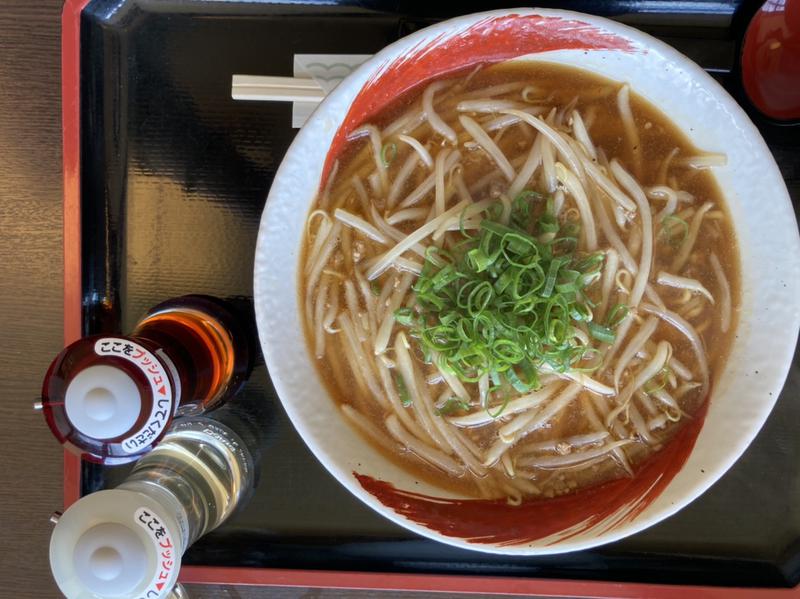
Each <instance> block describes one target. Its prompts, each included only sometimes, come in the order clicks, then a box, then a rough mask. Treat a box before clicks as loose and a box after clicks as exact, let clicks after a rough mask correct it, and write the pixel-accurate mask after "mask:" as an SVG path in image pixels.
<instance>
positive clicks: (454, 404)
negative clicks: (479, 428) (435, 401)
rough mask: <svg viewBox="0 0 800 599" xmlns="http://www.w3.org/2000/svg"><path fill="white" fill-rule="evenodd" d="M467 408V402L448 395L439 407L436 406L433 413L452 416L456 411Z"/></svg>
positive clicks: (464, 410)
mask: <svg viewBox="0 0 800 599" xmlns="http://www.w3.org/2000/svg"><path fill="white" fill-rule="evenodd" d="M467 410H469V403H467V402H466V401H464V400H463V399H459V398H458V397H450V398H449V399H447V400H446V401H445V402H444V403H443V404H442V405H441V407H438V408H436V411H435V414H436V415H437V416H452V415H453V414H455V413H457V412H466V411H467Z"/></svg>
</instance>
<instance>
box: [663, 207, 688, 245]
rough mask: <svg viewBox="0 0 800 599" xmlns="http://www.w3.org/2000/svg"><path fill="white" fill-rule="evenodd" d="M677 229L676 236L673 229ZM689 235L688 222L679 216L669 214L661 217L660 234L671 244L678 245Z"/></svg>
mask: <svg viewBox="0 0 800 599" xmlns="http://www.w3.org/2000/svg"><path fill="white" fill-rule="evenodd" d="M676 230H677V231H678V237H676V236H675V231H676ZM688 235H689V223H687V222H686V221H685V220H683V219H682V218H681V217H679V216H675V215H674V214H670V215H667V216H665V217H664V218H662V219H661V236H663V237H664V238H665V239H666V241H667V242H668V243H669V244H670V245H673V246H678V245H680V244H682V243H683V241H684V239H686V237H687V236H688Z"/></svg>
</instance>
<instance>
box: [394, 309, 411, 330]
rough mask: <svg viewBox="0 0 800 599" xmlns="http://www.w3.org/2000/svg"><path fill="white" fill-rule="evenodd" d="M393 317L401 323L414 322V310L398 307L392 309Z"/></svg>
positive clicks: (407, 324) (406, 324)
mask: <svg viewBox="0 0 800 599" xmlns="http://www.w3.org/2000/svg"><path fill="white" fill-rule="evenodd" d="M394 319H395V320H396V321H397V322H399V323H400V324H402V325H405V326H411V325H413V324H414V320H415V319H414V311H413V310H412V309H411V308H398V309H397V310H395V311H394Z"/></svg>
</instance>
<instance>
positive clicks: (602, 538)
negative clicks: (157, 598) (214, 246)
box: [254, 8, 800, 555]
mask: <svg viewBox="0 0 800 599" xmlns="http://www.w3.org/2000/svg"><path fill="white" fill-rule="evenodd" d="M510 15H540V16H543V17H557V18H561V19H568V20H577V21H580V22H583V23H586V24H588V25H592V26H596V27H599V28H600V29H602V30H605V31H607V32H609V33H611V34H613V35H616V36H620V37H622V38H624V39H625V40H628V41H631V42H633V43H634V44H635V45H637V46H641V47H644V48H646V49H652V50H654V51H657V52H658V53H659V54H660V55H662V56H664V57H665V58H666V59H667V60H669V61H670V62H672V63H675V64H676V65H677V66H679V67H680V68H681V69H683V70H684V71H685V72H687V73H688V75H689V77H690V78H691V79H692V80H694V81H697V82H699V83H700V84H702V87H703V88H705V89H706V90H710V92H711V93H712V94H713V96H714V98H715V100H716V101H717V102H719V103H720V104H721V105H723V106H724V108H725V109H726V110H728V111H729V112H730V113H731V114H732V115H733V116H734V118H735V120H736V121H737V125H738V126H739V127H740V128H741V131H742V132H743V133H744V134H745V135H746V136H747V137H748V138H749V140H750V141H751V142H752V143H753V144H754V145H755V147H756V149H758V150H759V151H761V152H762V153H763V154H764V156H765V158H766V162H767V163H768V168H770V169H771V170H772V171H773V173H771V174H777V176H778V178H779V179H780V181H783V178H782V177H781V176H780V172H779V171H778V167H777V165H776V164H775V161H774V159H773V157H772V155H771V153H770V151H769V149H768V148H767V146H766V143H765V142H764V140H763V139H762V137H761V135H760V133H759V132H758V130H757V129H756V127H755V125H754V124H753V123H752V122H751V121H750V119H749V118H748V117H747V115H746V113H745V112H744V110H743V109H742V108H741V107H740V106H739V104H738V103H737V102H736V101H735V100H734V99H733V98H732V97H731V96H730V95H729V94H728V93H727V91H725V90H724V88H723V87H722V86H721V85H720V84H719V83H718V82H717V81H715V80H714V79H713V78H712V77H711V76H710V75H709V74H708V73H706V72H705V71H704V70H703V69H702V68H700V67H699V66H698V65H697V64H695V63H694V62H693V61H691V60H690V59H689V58H687V57H686V56H684V55H683V54H681V53H680V52H678V51H677V50H675V49H674V48H673V47H671V46H669V45H667V44H666V43H664V42H662V41H660V40H658V39H656V38H654V37H652V36H650V35H649V34H647V33H644V32H642V31H640V30H638V29H635V28H632V27H629V26H627V25H624V24H621V23H618V22H615V21H611V20H609V19H606V18H604V17H599V16H594V15H588V14H584V13H578V12H574V11H567V10H560V9H538V8H528V9H525V8H519V9H498V10H492V11H486V12H480V13H471V14H467V15H462V16H458V17H455V18H452V19H448V20H445V21H442V22H440V23H437V24H434V25H431V26H429V27H426V28H424V29H421V30H419V31H416V32H414V33H413V34H411V35H409V36H407V37H405V38H401V39H400V40H397V41H395V42H393V43H392V44H390V45H388V46H386V47H385V48H384V49H382V50H381V51H380V52H378V53H377V54H375V55H374V56H373V57H371V58H370V59H368V60H367V61H366V62H365V63H363V64H362V65H361V66H360V67H358V68H357V69H356V70H355V71H354V72H353V74H351V75H350V76H349V77H348V78H347V79H351V80H359V79H364V80H365V81H366V80H367V79H366V76H367V75H374V74H376V73H378V72H380V70H381V69H382V67H384V66H385V65H386V64H387V63H388V62H389V61H391V60H393V59H396V58H398V57H400V56H403V54H405V53H407V52H408V51H409V50H410V49H412V48H414V47H415V46H416V45H417V44H419V43H421V42H425V41H429V40H431V39H433V38H434V37H435V36H437V35H452V34H453V33H454V32H458V31H461V30H463V29H464V28H466V27H469V26H470V25H472V24H475V23H477V22H479V21H481V20H482V19H489V18H494V17H501V16H510ZM545 59H546V58H545ZM346 81H347V80H345V82H343V84H340V85H339V86H338V87H337V88H336V89H335V90H334V91H333V92H331V94H329V96H328V97H326V98H325V99H324V100H323V102H322V103H321V104H320V106H319V107H318V108H317V110H316V111H315V112H314V114H313V115H312V116H311V117H310V119H309V121H308V123H307V125H306V126H304V127H303V128H302V129H301V130H300V132H299V133H298V135H297V137H296V138H295V140H294V142H293V143H292V145H291V147H290V148H289V150H288V151H287V153H286V155H285V157H284V159H283V161H282V162H281V165H280V167H279V169H278V171H277V173H276V175H275V181H278V180H280V179H281V178H282V175H284V174H285V172H286V171H287V170H288V169H289V168H290V167H289V165H290V163H291V161H292V159H293V157H294V156H295V154H296V153H297V148H298V147H300V146H303V145H306V144H308V143H309V138H310V137H311V135H312V134H311V127H309V126H308V125H311V124H316V125H319V124H320V122H321V121H322V120H323V119H325V118H330V117H331V115H329V114H327V112H328V108H329V107H330V106H333V105H335V103H336V102H339V101H341V99H342V98H343V97H345V96H347V95H348V94H351V93H352V92H350V91H348V86H347V85H346V84H345V83H346ZM361 88H362V86H361V85H359V90H360V89H361ZM345 117H346V108H345V110H344V111H342V112H341V113H339V112H336V113H334V115H333V120H334V121H335V128H336V129H338V127H339V126H341V125H342V123H343V121H344V119H345ZM328 152H329V148H328V146H327V144H326V146H325V148H324V152H323V151H319V152H318V154H320V157H321V158H323V159H325V158H326V157H327V155H328ZM274 190H275V187H274V184H273V187H272V189H271V190H270V193H269V196H268V199H267V203H266V206H265V208H264V212H263V214H262V220H261V227H260V229H259V234H258V242H257V250H256V260H255V266H254V300H255V310H256V317H257V322H258V323H259V326H258V330H259V338H260V341H261V346H262V350H263V353H264V358H265V361H266V363H267V365H268V367H269V369H270V372H271V373H272V382H273V385H274V386H275V390H276V392H277V394H278V396H279V398H280V399H281V403H282V404H283V406H284V409H285V410H286V412H287V414H288V415H289V418H290V420H291V421H292V424H293V426H294V427H295V428H296V429H297V431H298V433H299V434H300V436H301V438H302V439H303V441H304V443H305V444H306V445H307V446H308V447H309V449H310V450H311V451H312V453H313V454H314V455H315V457H316V458H317V459H318V460H319V461H320V462H321V463H322V464H323V466H324V467H325V468H326V469H327V470H328V471H329V472H330V473H331V474H332V475H333V476H334V478H336V479H337V481H339V483H341V484H342V485H343V486H344V487H345V488H347V489H348V490H349V491H350V492H351V493H352V494H353V495H354V496H355V497H357V498H358V499H359V500H360V501H362V502H363V503H365V504H367V505H368V506H370V507H371V508H372V509H374V510H376V511H377V512H378V513H379V514H381V515H383V516H384V517H387V518H388V519H390V520H391V521H393V522H395V523H397V524H399V525H401V526H402V527H404V528H406V529H409V530H411V531H413V532H415V533H417V534H421V535H423V536H425V537H427V538H432V539H435V540H438V541H440V542H444V543H446V544H449V545H453V546H456V547H460V548H464V549H470V550H476V551H481V552H486V553H498V554H512V555H547V554H555V553H563V552H567V551H576V550H581V549H587V548H590V547H596V546H599V545H604V544H607V543H610V542H613V541H616V540H619V539H621V538H624V537H627V536H629V535H631V534H633V533H635V532H639V531H641V530H643V529H645V528H648V527H649V526H652V525H653V524H655V523H656V522H660V521H662V520H664V519H666V518H668V517H669V516H671V515H673V514H674V513H675V512H677V511H679V510H680V509H682V508H683V507H685V506H686V505H688V504H689V503H691V502H692V501H694V500H695V499H696V498H697V497H698V496H700V495H701V494H703V493H704V492H705V491H706V490H708V488H709V487H711V486H712V485H713V484H714V483H715V482H716V481H717V480H719V478H721V477H722V476H723V475H724V474H725V472H727V471H728V470H729V469H730V467H731V466H732V465H733V464H734V463H735V462H736V461H737V460H738V459H739V458H740V457H741V455H742V454H743V453H744V451H745V450H746V449H747V447H748V446H749V445H750V443H751V442H752V440H753V439H754V438H755V437H756V435H757V434H758V432H759V431H760V430H761V428H762V426H763V424H764V422H765V421H766V419H767V417H768V416H769V414H770V413H771V411H772V409H773V407H774V404H775V402H776V401H777V398H778V395H779V393H780V390H781V388H782V387H783V384H784V382H785V380H786V377H787V375H788V372H789V368H790V366H791V363H792V357H793V355H794V349H795V344H796V339H797V335H798V331H800V311H797V310H795V312H794V314H793V316H794V318H793V320H792V322H791V323H787V326H786V329H785V330H786V331H787V334H786V335H785V336H784V337H783V338H782V340H783V341H784V343H783V344H780V345H779V346H778V347H773V348H772V349H773V352H774V353H773V354H772V355H773V358H774V359H776V360H777V361H778V362H779V363H780V364H781V365H782V366H781V368H780V373H778V374H777V375H776V376H775V377H774V379H773V380H772V381H770V382H768V383H766V384H765V392H766V389H769V390H770V392H771V400H767V401H765V402H764V404H763V405H762V408H761V410H760V412H759V415H758V417H757V418H754V419H753V421H752V423H751V426H750V427H749V429H748V433H749V434H748V435H747V437H746V438H745V439H741V440H740V443H739V444H738V447H737V448H736V450H735V451H729V452H726V453H725V455H726V456H727V459H725V460H723V461H722V462H721V463H720V464H719V465H718V466H717V467H716V468H715V470H714V472H712V473H710V474H711V475H710V476H707V477H706V478H704V479H703V480H701V481H698V482H697V483H696V484H695V485H693V486H692V490H691V492H690V493H686V494H685V495H684V496H682V499H681V501H676V502H674V503H673V504H671V505H668V506H662V507H661V508H660V509H658V510H654V511H653V513H651V514H648V515H647V517H642V518H637V519H636V520H635V522H634V523H631V524H624V525H621V526H618V527H615V528H613V529H612V530H610V531H607V532H603V533H600V534H599V535H598V536H597V537H593V538H592V539H589V540H586V541H577V542H573V541H565V542H564V543H563V544H561V543H559V544H556V545H552V546H545V547H527V546H524V545H520V546H512V547H508V546H499V545H490V544H476V543H473V542H471V541H469V540H467V539H463V538H459V537H449V536H445V535H443V534H440V533H439V532H437V531H435V530H431V529H430V528H427V527H425V526H424V525H422V524H419V523H417V522H415V521H413V520H410V519H408V518H406V517H405V516H402V515H401V514H398V513H397V512H395V511H394V510H393V509H391V508H389V507H387V506H384V505H383V504H382V503H381V502H380V501H378V500H377V499H376V498H375V497H374V496H373V495H371V494H370V493H368V492H367V491H365V490H364V489H363V488H362V487H361V486H360V485H359V484H358V483H357V482H355V479H354V478H353V477H352V476H351V472H349V471H348V470H349V469H348V468H343V467H342V466H341V465H340V464H338V463H337V462H336V461H335V460H334V459H333V457H332V455H333V453H332V452H330V451H328V450H326V449H325V448H323V447H320V446H319V445H318V444H317V442H316V440H315V439H314V436H313V434H310V433H309V431H308V430H304V429H305V425H304V424H303V423H302V422H301V421H299V416H298V414H297V412H296V410H295V409H294V407H293V405H292V402H291V400H290V399H288V398H290V397H291V389H289V388H287V386H286V385H284V381H283V380H282V379H281V376H280V374H279V371H280V368H279V367H276V365H280V364H281V361H282V358H281V352H280V350H281V345H280V343H279V342H278V340H277V339H273V338H271V337H270V336H269V335H268V334H267V333H266V329H265V327H264V326H262V323H263V322H264V320H265V318H266V314H265V313H264V308H263V302H262V301H260V300H261V299H262V298H263V297H264V294H265V293H267V292H268V290H267V289H265V288H264V287H263V285H262V280H261V278H260V277H259V256H262V255H265V250H266V244H267V238H268V236H269V235H268V234H267V229H266V228H265V223H267V222H268V221H269V219H270V215H271V214H272V213H273V212H274V210H275V205H276V204H277V201H273V200H274V198H273V195H277V194H274V193H273V192H274ZM774 191H776V192H777V193H776V194H775V195H778V196H781V197H780V198H778V199H779V200H781V201H782V202H783V203H784V204H785V205H788V207H789V211H790V213H791V215H792V217H794V212H793V210H792V204H791V200H790V198H789V195H788V191H787V190H786V188H785V184H784V185H783V189H782V190H774ZM311 201H313V196H312V197H311V198H310V199H309V203H308V205H305V204H304V205H303V209H304V213H305V214H307V212H308V208H309V206H310V202H311ZM784 207H785V206H784ZM793 222H794V225H795V230H796V229H797V224H796V219H795V220H794V221H793ZM791 250H792V251H793V253H794V254H795V255H800V237H799V236H798V235H797V234H795V239H794V248H791ZM266 255H268V253H267V254H266ZM298 264H299V260H298ZM794 266H796V265H794ZM295 268H297V265H295ZM797 270H798V269H797V268H795V272H797ZM298 307H299V306H298ZM306 349H308V348H306ZM276 373H277V374H276ZM326 400H327V401H331V402H332V401H333V399H332V398H330V397H326ZM643 516H644V515H643Z"/></svg>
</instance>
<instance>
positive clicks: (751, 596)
mask: <svg viewBox="0 0 800 599" xmlns="http://www.w3.org/2000/svg"><path fill="white" fill-rule="evenodd" d="M89 1H90V0H66V2H65V3H64V8H63V11H62V14H61V104H62V107H61V114H62V128H63V137H62V143H63V177H64V179H63V184H64V205H63V210H64V213H63V215H64V216H63V218H64V345H65V346H66V345H68V344H69V343H72V342H73V341H75V340H77V339H79V338H80V336H81V305H82V302H81V245H80V227H81V221H80V17H81V12H82V11H83V9H84V8H85V7H86V5H87V4H88V3H89ZM80 473H81V461H80V458H79V457H78V456H76V455H75V454H73V453H70V452H68V451H65V452H64V507H65V508H67V507H69V506H70V505H71V504H73V503H74V502H75V501H77V500H78V499H79V498H80ZM180 580H181V582H186V583H195V584H223V585H257V586H288V587H314V588H339V589H364V590H387V591H388V590H394V591H428V592H457V593H470V594H478V593H483V594H507V595H527V596H550V597H598V598H609V599H610V598H636V597H649V598H652V599H679V598H680V597H682V596H685V595H692V596H695V597H704V598H708V599H717V598H719V599H723V598H724V599H739V598H742V599H745V598H747V599H759V598H769V599H773V598H778V597H781V598H782V597H800V586H797V587H794V588H792V589H765V588H732V587H709V586H683V585H681V586H675V585H665V584H642V583H624V582H605V581H579V580H565V579H554V580H548V579H533V578H507V577H488V576H456V575H434V574H400V573H383V572H380V573H375V572H344V571H330V570H287V569H275V568H227V567H216V566H206V567H204V566H185V567H183V568H182V569H181V573H180Z"/></svg>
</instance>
